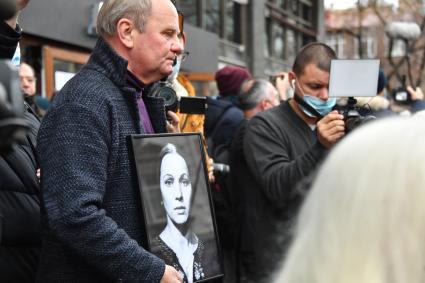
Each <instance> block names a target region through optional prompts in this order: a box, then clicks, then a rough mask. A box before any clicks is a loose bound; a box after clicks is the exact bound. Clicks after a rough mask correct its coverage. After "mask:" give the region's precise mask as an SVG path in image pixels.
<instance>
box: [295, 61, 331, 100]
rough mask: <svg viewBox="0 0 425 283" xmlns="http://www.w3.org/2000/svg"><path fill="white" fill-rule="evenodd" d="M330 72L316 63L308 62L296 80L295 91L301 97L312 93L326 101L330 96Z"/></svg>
mask: <svg viewBox="0 0 425 283" xmlns="http://www.w3.org/2000/svg"><path fill="white" fill-rule="evenodd" d="M328 89H329V73H328V72H326V71H323V70H321V69H319V68H318V67H317V66H316V65H315V64H308V65H307V66H306V67H305V68H304V72H303V73H302V74H301V75H300V76H299V77H298V82H295V91H296V93H297V94H298V95H299V96H300V97H304V94H305V95H311V96H315V97H318V98H320V99H322V100H324V101H326V100H328V98H329V92H328Z"/></svg>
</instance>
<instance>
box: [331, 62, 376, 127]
mask: <svg viewBox="0 0 425 283" xmlns="http://www.w3.org/2000/svg"><path fill="white" fill-rule="evenodd" d="M378 76H379V60H377V59H355V60H350V59H335V60H332V61H331V70H330V81H329V96H330V97H339V98H341V97H345V98H347V103H346V105H343V106H339V107H338V109H337V110H338V111H339V113H341V114H342V115H343V116H344V121H345V132H346V133H349V132H351V131H352V130H354V129H355V128H357V127H358V126H360V125H363V124H365V123H367V122H369V121H372V120H374V119H375V118H376V117H375V116H373V115H370V114H368V113H369V112H370V110H369V109H367V108H365V107H359V106H357V105H356V104H357V100H356V99H355V98H354V97H360V96H364V97H374V96H376V95H377V86H378Z"/></svg>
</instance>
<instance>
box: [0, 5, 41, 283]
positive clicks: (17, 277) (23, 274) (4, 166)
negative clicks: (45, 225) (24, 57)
mask: <svg viewBox="0 0 425 283" xmlns="http://www.w3.org/2000/svg"><path fill="white" fill-rule="evenodd" d="M6 2H7V1H1V2H0V10H2V11H4V10H3V9H4V5H6V4H11V2H10V1H9V2H8V3H6ZM27 3H28V1H17V2H16V4H17V6H18V8H19V10H22V9H23V8H24V7H25V6H26V4H27ZM17 16H18V13H16V14H15V15H14V16H13V17H12V18H11V19H8V20H7V21H0V59H3V60H7V61H10V60H11V59H12V58H13V57H15V59H16V61H19V57H20V54H19V49H17V48H16V47H17V45H18V42H19V39H20V38H21V29H20V27H19V25H17ZM16 72H17V70H16ZM8 95H19V96H22V94H21V92H20V91H19V90H17V91H16V92H15V93H13V94H8ZM4 103H8V102H4ZM22 108H24V104H22ZM0 109H1V110H0V117H1V119H0V122H3V123H5V121H6V119H10V118H22V119H23V122H25V123H26V125H27V126H28V128H29V129H28V131H27V132H26V135H24V137H23V139H21V140H15V141H14V144H12V145H10V144H9V145H6V144H3V142H2V148H1V149H0V274H1V281H2V282H34V278H35V272H36V268H37V265H38V259H39V253H40V246H41V228H40V206H39V205H40V200H39V192H40V190H39V180H38V177H37V175H36V172H37V169H38V168H39V166H38V162H37V156H36V152H35V147H36V135H37V131H38V128H39V124H40V122H39V120H38V119H37V117H36V116H35V114H34V112H33V111H32V110H31V109H30V108H29V106H28V105H25V109H24V112H23V114H21V115H22V117H20V116H18V114H16V113H10V109H11V108H10V105H9V106H8V105H1V108H0ZM11 115H12V116H13V117H12V116H11ZM2 125H3V126H5V125H4V124H2ZM10 127H12V128H13V127H15V126H12V125H10ZM16 127H17V126H16ZM14 130H16V129H12V131H14ZM10 135H11V132H10V131H1V132H0V139H1V140H2V141H4V140H8V141H10V142H11V140H9V139H10Z"/></svg>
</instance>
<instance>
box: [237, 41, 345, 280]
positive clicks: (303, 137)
mask: <svg viewBox="0 0 425 283" xmlns="http://www.w3.org/2000/svg"><path fill="white" fill-rule="evenodd" d="M334 58H336V55H335V52H334V51H333V50H332V49H331V48H330V47H328V46H327V45H325V44H322V43H310V44H308V45H306V46H305V47H304V48H303V49H302V50H301V51H300V53H299V54H298V55H297V57H296V59H295V62H294V65H293V68H292V72H290V73H289V79H290V81H291V83H292V87H293V88H294V91H295V94H294V98H293V99H289V100H287V101H286V102H284V103H282V104H280V105H279V106H278V107H275V108H272V109H270V110H268V111H265V112H262V113H259V114H257V115H255V116H254V117H253V118H252V119H251V120H250V121H249V123H248V125H247V127H246V134H245V137H244V143H243V151H244V156H245V158H246V160H247V164H248V167H249V171H250V172H249V173H248V172H247V174H252V175H253V176H254V179H255V182H254V183H253V184H252V187H253V188H255V189H254V190H250V191H248V190H247V191H246V192H247V194H248V193H249V194H251V195H250V196H246V197H247V198H250V199H253V200H255V201H253V202H252V206H251V207H250V210H252V211H255V213H256V216H255V217H252V221H251V225H252V226H253V228H252V230H253V231H256V232H257V233H256V234H255V235H254V237H253V239H252V240H251V243H252V244H253V254H252V257H251V258H250V259H249V260H250V263H249V264H250V267H247V268H248V270H249V271H250V272H249V274H247V275H248V276H247V282H270V276H271V275H272V274H273V271H274V270H275V268H276V267H277V265H276V264H277V263H278V262H279V261H280V260H281V259H283V256H284V254H285V250H286V247H287V245H288V242H289V232H290V226H291V223H292V220H293V218H294V215H295V213H296V211H297V208H298V201H297V200H298V199H294V198H293V195H294V190H295V185H296V184H297V183H298V182H299V181H300V180H302V179H303V178H304V177H306V176H307V175H308V174H309V173H311V172H312V171H314V170H315V168H316V167H317V165H318V163H319V162H320V161H321V160H322V159H323V157H324V156H325V154H326V153H327V151H328V149H330V148H331V147H332V146H333V145H334V144H335V143H336V142H337V141H338V140H340V139H341V138H342V137H343V136H344V121H343V116H342V115H340V114H338V113H337V112H336V111H332V108H333V106H334V105H335V100H334V99H332V98H329V96H328V86H329V70H330V63H331V60H332V59H334ZM306 105H309V106H306ZM306 107H308V108H309V109H310V110H312V111H313V112H319V113H320V115H322V116H324V117H323V118H322V119H320V120H319V118H317V117H316V116H315V115H314V113H312V111H309V110H308V109H307V108H306Z"/></svg>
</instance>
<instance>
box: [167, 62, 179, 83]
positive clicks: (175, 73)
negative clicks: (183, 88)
mask: <svg viewBox="0 0 425 283" xmlns="http://www.w3.org/2000/svg"><path fill="white" fill-rule="evenodd" d="M181 64H182V61H181V60H179V59H177V60H176V64H175V65H174V66H173V72H172V73H171V75H169V76H168V81H169V82H172V81H174V80H175V79H177V76H178V75H179V72H180V66H181Z"/></svg>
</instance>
